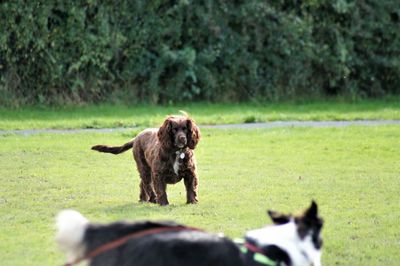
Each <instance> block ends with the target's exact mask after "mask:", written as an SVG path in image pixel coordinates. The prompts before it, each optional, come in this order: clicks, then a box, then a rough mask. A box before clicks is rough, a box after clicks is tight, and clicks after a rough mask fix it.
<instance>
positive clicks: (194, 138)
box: [187, 117, 200, 150]
mask: <svg viewBox="0 0 400 266" xmlns="http://www.w3.org/2000/svg"><path fill="white" fill-rule="evenodd" d="M187 127H188V130H189V133H188V147H189V148H190V149H192V150H194V149H195V148H196V145H197V143H199V140H200V129H199V127H198V126H197V125H196V123H195V122H194V120H193V119H191V118H190V117H187Z"/></svg>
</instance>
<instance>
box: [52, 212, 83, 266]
mask: <svg viewBox="0 0 400 266" xmlns="http://www.w3.org/2000/svg"><path fill="white" fill-rule="evenodd" d="M88 225H89V221H88V220H87V219H86V218H85V217H83V216H82V214H80V213H79V212H77V211H74V210H63V211H61V212H60V213H59V214H58V215H57V218H56V226H57V235H56V242H57V243H58V246H59V247H60V249H61V250H62V251H63V252H64V253H65V254H66V256H67V261H68V262H72V261H74V260H76V259H77V258H79V257H81V256H83V254H84V252H85V246H84V236H85V232H86V229H87V227H88Z"/></svg>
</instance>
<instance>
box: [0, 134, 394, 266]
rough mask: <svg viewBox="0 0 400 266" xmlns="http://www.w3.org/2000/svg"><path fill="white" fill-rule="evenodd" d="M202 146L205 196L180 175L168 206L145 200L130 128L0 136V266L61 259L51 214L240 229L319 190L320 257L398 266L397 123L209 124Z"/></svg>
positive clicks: (294, 207) (326, 261) (299, 205)
mask: <svg viewBox="0 0 400 266" xmlns="http://www.w3.org/2000/svg"><path fill="white" fill-rule="evenodd" d="M202 133H203V139H202V141H201V142H200V144H199V146H198V149H197V160H198V165H199V175H200V188H199V194H200V198H199V200H200V202H199V204H197V205H186V204H184V202H185V191H184V185H183V183H179V184H177V185H175V186H169V187H168V192H169V200H170V203H171V205H170V206H168V207H159V206H157V205H151V204H140V203H138V197H139V189H138V183H139V180H138V179H139V178H138V174H137V172H136V169H135V166H134V164H133V160H132V155H131V153H130V152H127V153H125V154H121V155H118V156H114V155H111V154H101V153H97V152H93V151H91V150H90V146H91V145H93V144H99V143H108V144H122V143H124V142H125V141H126V140H128V139H129V138H130V137H131V134H128V133H113V134H68V135H51V134H43V135H33V136H17V135H5V136H4V135H3V136H0V140H1V146H0V183H1V186H0V239H1V241H0V258H1V265H2V266H8V265H12V266H18V265H61V264H62V263H63V262H64V257H63V255H62V254H61V253H60V252H59V251H58V250H57V248H56V245H55V243H54V240H53V238H54V233H55V230H54V225H53V224H54V216H55V215H56V213H57V212H58V211H59V210H61V209H64V208H74V209H77V210H79V211H81V212H82V213H83V214H84V215H86V216H87V217H88V218H90V219H91V220H94V221H103V222H110V221H114V220H117V219H133V220H135V219H174V220H176V221H178V222H182V223H186V224H188V225H191V226H196V227H200V228H203V229H205V230H208V231H210V232H224V233H225V234H227V235H228V236H231V237H239V236H242V235H243V233H244V232H245V231H246V230H248V229H251V228H258V227H261V226H263V225H265V224H269V223H270V221H269V220H268V219H267V217H266V215H265V211H266V210H267V209H275V210H279V211H284V212H292V211H298V210H301V209H303V208H305V207H307V206H308V205H309V204H310V201H311V199H315V200H316V201H317V202H318V204H319V205H320V211H321V215H322V216H323V218H324V219H325V226H324V229H323V236H324V241H325V242H324V247H323V256H322V261H323V265H398V264H399V261H400V253H399V252H398V251H399V250H400V242H399V239H400V234H399V231H400V223H399V221H400V211H399V202H400V196H399V188H400V176H399V175H400V164H399V162H400V153H399V150H400V126H379V127H374V126H367V127H364V126H353V127H344V128H274V129H259V130H229V131H228V130H217V129H204V130H203V131H202Z"/></svg>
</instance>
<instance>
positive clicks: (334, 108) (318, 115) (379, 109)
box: [0, 97, 400, 130]
mask: <svg viewBox="0 0 400 266" xmlns="http://www.w3.org/2000/svg"><path fill="white" fill-rule="evenodd" d="M178 110H185V111H187V112H189V113H190V114H191V115H192V116H193V117H194V118H195V119H196V121H197V122H198V123H199V124H203V125H204V124H227V123H249V122H267V121H277V120H286V121H287V120H316V121H318V120H320V121H321V120H358V119H400V98H398V97H397V98H390V99H387V100H369V101H361V102H353V103H348V102H337V101H325V102H322V101H320V102H310V103H297V104H294V103H279V104H278V103H263V104H260V103H257V104H256V103H254V104H250V103H247V104H205V103H198V104H188V105H180V106H165V107H156V106H123V105H118V106H114V105H101V106H86V107H64V108H22V109H15V110H8V109H4V108H0V130H1V129H3V130H11V129H33V128H36V129H44V128H61V129H65V128H104V127H134V126H140V127H149V126H152V127H153V126H159V125H160V124H161V122H162V121H163V119H164V118H165V116H166V115H167V114H176V113H178Z"/></svg>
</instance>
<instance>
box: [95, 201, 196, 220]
mask: <svg viewBox="0 0 400 266" xmlns="http://www.w3.org/2000/svg"><path fill="white" fill-rule="evenodd" d="M191 206H195V205H189V204H186V203H177V204H170V205H168V206H160V205H158V204H154V203H142V202H132V203H126V204H122V205H116V206H108V207H106V208H97V209H96V211H102V212H104V213H106V214H107V215H111V216H118V217H122V218H124V217H126V218H128V219H137V218H139V219H147V218H155V217H170V216H171V215H170V214H171V212H182V211H183V210H185V209H186V210H187V209H189V208H190V207H191Z"/></svg>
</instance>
